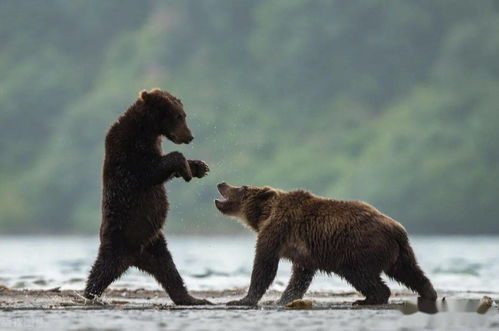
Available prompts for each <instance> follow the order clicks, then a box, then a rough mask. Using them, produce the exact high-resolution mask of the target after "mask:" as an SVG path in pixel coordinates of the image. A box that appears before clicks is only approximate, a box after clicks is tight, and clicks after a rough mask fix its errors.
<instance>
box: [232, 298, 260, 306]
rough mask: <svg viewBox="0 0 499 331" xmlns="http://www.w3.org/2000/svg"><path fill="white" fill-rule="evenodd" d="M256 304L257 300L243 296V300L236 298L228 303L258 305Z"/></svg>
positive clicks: (233, 304)
mask: <svg viewBox="0 0 499 331" xmlns="http://www.w3.org/2000/svg"><path fill="white" fill-rule="evenodd" d="M256 304H257V303H256V302H254V301H252V300H249V299H248V298H242V299H241V300H234V301H229V302H227V303H226V305H227V306H256Z"/></svg>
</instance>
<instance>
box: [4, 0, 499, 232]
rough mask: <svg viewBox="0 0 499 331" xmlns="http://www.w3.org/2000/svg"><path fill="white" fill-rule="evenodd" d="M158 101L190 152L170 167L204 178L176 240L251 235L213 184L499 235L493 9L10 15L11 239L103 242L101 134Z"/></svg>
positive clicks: (16, 7) (215, 5)
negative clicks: (181, 164) (156, 92)
mask: <svg viewBox="0 0 499 331" xmlns="http://www.w3.org/2000/svg"><path fill="white" fill-rule="evenodd" d="M153 87H160V88H162V89H165V90H168V91H170V92H172V93H173V94H175V95H176V96H178V97H179V98H181V99H182V101H183V103H184V105H185V109H186V112H187V114H188V124H189V126H190V128H191V129H192V131H193V133H194V135H195V137H196V139H195V140H194V141H193V143H192V144H191V145H188V146H185V145H182V146H179V145H174V144H172V143H170V142H165V144H164V149H165V151H166V152H169V151H173V150H179V151H181V152H182V153H184V154H185V155H186V156H187V157H188V158H191V159H202V160H205V161H206V162H207V163H208V164H209V165H210V167H211V173H210V174H209V176H208V177H206V178H203V179H201V180H193V181H192V182H190V183H184V182H183V181H182V180H178V179H177V180H174V181H173V182H170V183H169V185H168V186H167V188H168V192H169V200H170V206H171V207H170V214H169V217H168V223H167V231H168V232H176V233H194V234H204V233H232V232H238V231H239V232H244V231H247V230H246V229H244V228H242V227H241V226H240V225H239V224H237V223H236V222H234V221H233V220H230V219H228V218H226V217H224V216H222V215H220V214H219V213H218V212H217V211H216V210H215V208H214V206H213V199H214V198H215V197H217V195H218V194H217V191H216V183H218V182H220V181H227V182H229V183H232V184H238V185H242V184H252V185H271V186H275V187H278V188H281V189H286V190H290V189H295V188H305V189H308V190H311V191H312V192H314V193H316V194H319V195H323V196H327V197H331V198H337V199H358V200H364V201H367V202H369V203H371V204H373V205H375V206H376V207H377V208H378V209H380V210H381V211H382V212H384V213H386V214H388V215H390V216H392V217H394V218H395V219H397V220H398V221H400V222H401V223H402V224H403V225H404V226H406V228H407V229H408V230H409V231H410V232H412V233H498V232H499V216H498V215H499V201H498V200H499V148H498V144H499V129H498V125H499V2H497V1H493V0H480V1H469V0H440V1H434V0H420V1H395V0H393V1H388V0H372V1H358V0H357V1H343V0H336V1H331V0H327V1H326V0H324V1H319V0H317V1H301V0H296V1H295V0H266V1H257V0H246V1H215V0H205V1H196V0H182V1H180V0H179V1H150V0H149V1H132V0H120V1H83V0H73V1H64V0H50V1H37V0H24V1H0V152H1V158H0V233H3V234H5V233H43V234H51V233H96V232H97V231H98V228H99V224H100V198H101V166H102V161H103V156H104V155H103V142H104V136H105V134H106V131H107V129H108V128H109V126H110V125H111V124H112V122H113V121H115V120H116V119H117V118H118V116H119V115H120V114H121V113H122V112H123V111H124V110H125V109H126V108H127V107H128V106H129V105H130V104H132V103H133V102H134V100H135V99H136V98H137V97H138V92H139V91H140V90H142V89H150V88H153Z"/></svg>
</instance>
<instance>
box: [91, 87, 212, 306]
mask: <svg viewBox="0 0 499 331" xmlns="http://www.w3.org/2000/svg"><path fill="white" fill-rule="evenodd" d="M185 117H186V115H185V112H184V110H183V106H182V102H181V101H180V100H179V99H177V98H175V97H174V96H173V95H171V94H170V93H168V92H166V91H161V90H158V89H154V90H152V91H150V92H147V91H143V92H141V94H140V97H139V99H138V100H137V101H136V102H135V103H134V104H133V105H132V106H130V108H129V109H128V110H127V111H126V112H125V113H124V114H123V115H122V116H121V117H120V118H119V119H118V121H116V122H115V123H114V124H113V125H112V126H111V128H110V129H109V132H108V134H107V136H106V146H105V160H104V169H103V194H102V225H101V228H100V247H99V253H98V257H97V260H96V261H95V263H94V265H93V267H92V270H91V272H90V275H89V277H88V281H87V286H86V289H85V297H87V298H94V297H96V296H100V295H101V294H102V292H103V291H104V290H105V289H106V288H107V287H108V286H109V284H111V283H112V282H113V281H114V280H116V279H117V278H119V277H120V276H121V275H122V274H123V273H124V272H125V271H126V270H127V269H128V268H129V267H130V266H135V267H137V268H139V269H140V270H143V271H145V272H147V273H150V274H151V275H153V276H154V277H155V278H156V280H157V281H158V282H159V283H160V284H161V285H162V287H163V288H164V289H165V291H166V292H167V293H168V294H169V296H170V298H171V299H172V300H173V302H175V303H176V304H178V305H195V304H206V303H208V301H206V300H199V299H196V298H194V297H192V296H190V295H189V294H188V293H187V290H186V288H185V286H184V283H183V280H182V278H181V276H180V275H179V273H178V271H177V268H176V267H175V263H174V262H173V259H172V257H171V255H170V252H169V251H168V248H167V245H166V241H165V237H164V233H163V230H162V228H163V225H164V223H165V220H166V215H167V211H168V201H167V197H166V191H165V188H164V186H163V184H164V183H165V182H166V181H168V180H170V179H171V178H173V177H182V178H183V179H184V180H185V181H187V182H188V181H190V180H191V179H192V177H198V178H201V177H204V176H205V175H206V174H207V172H208V171H209V169H208V166H207V165H206V164H205V163H204V162H203V161H198V160H186V158H185V157H184V156H183V155H182V154H181V153H179V152H171V153H169V154H166V155H164V154H163V151H162V148H161V138H162V136H165V137H167V138H168V139H169V140H171V141H173V142H174V143H176V144H182V143H185V144H188V143H189V142H190V141H192V139H193V137H192V134H191V131H190V130H189V128H188V127H187V124H186V121H185Z"/></svg>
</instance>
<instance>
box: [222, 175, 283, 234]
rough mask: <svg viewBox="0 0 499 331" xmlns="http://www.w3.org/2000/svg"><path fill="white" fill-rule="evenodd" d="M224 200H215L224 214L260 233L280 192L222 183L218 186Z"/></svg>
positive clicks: (269, 188) (268, 188) (265, 188)
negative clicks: (262, 224)
mask: <svg viewBox="0 0 499 331" xmlns="http://www.w3.org/2000/svg"><path fill="white" fill-rule="evenodd" d="M217 188H218V191H219V192H220V194H221V195H222V197H223V198H222V199H216V200H215V206H216V207H217V209H218V210H219V211H220V212H222V214H224V215H227V216H231V217H235V218H237V219H238V220H240V221H241V222H242V223H243V224H244V225H246V226H248V227H249V228H250V229H252V230H254V231H256V232H258V230H259V226H260V224H261V222H263V221H264V220H266V219H267V218H268V217H269V216H270V214H271V211H272V201H273V198H274V197H275V196H276V195H277V194H278V191H277V190H275V189H273V188H271V187H268V186H265V187H256V186H246V185H244V186H232V185H229V184H227V183H220V184H218V186H217Z"/></svg>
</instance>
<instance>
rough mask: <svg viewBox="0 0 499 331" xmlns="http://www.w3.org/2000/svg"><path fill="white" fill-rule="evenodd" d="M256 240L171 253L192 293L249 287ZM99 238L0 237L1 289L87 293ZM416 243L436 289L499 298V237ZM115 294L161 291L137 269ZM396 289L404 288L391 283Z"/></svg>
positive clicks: (334, 280)
mask: <svg viewBox="0 0 499 331" xmlns="http://www.w3.org/2000/svg"><path fill="white" fill-rule="evenodd" d="M254 244H255V239H254V237H238V236H227V237H213V236H211V237H208V236H207V237H192V236H187V237H185V236H170V238H169V247H170V249H171V251H172V254H173V257H174V260H175V262H176V264H177V266H178V268H179V269H180V273H181V274H182V276H183V277H184V280H185V282H186V284H187V286H188V288H189V289H190V290H221V289H231V288H235V287H245V286H248V284H249V278H250V274H251V267H252V261H253V248H254ZM97 245H98V242H97V237H72V236H71V237H70V236H61V237H56V236H53V237H19V236H15V237H14V236H2V237H0V285H5V286H7V287H11V288H29V289H47V288H53V287H59V286H60V287H61V288H62V289H82V288H83V287H84V282H85V277H86V275H87V273H88V271H89V269H90V266H91V264H92V262H93V260H94V258H95V255H96V251H97ZM412 245H413V247H414V249H415V251H416V255H417V257H418V259H419V262H420V264H421V266H422V267H423V269H424V270H425V271H426V272H427V274H428V275H429V277H430V279H431V280H432V281H433V283H434V285H435V287H436V288H437V290H448V291H460V292H462V291H485V292H499V282H497V277H498V275H499V237H497V236H489V237H471V236H470V237H466V236H460V237H454V236H452V237H451V236H427V237H425V236H414V237H412ZM290 267H291V266H290V264H289V263H288V262H284V261H283V262H281V264H280V267H279V272H278V276H277V278H276V281H274V284H273V285H272V288H273V289H277V290H282V289H283V288H284V287H285V284H286V283H287V281H288V278H289V274H290ZM112 286H113V287H115V288H120V287H127V288H132V289H133V288H146V289H159V288H160V287H159V286H158V285H157V284H156V283H155V281H154V279H153V278H152V277H150V276H148V275H146V274H144V273H142V272H140V271H137V270H135V269H130V270H129V271H128V272H127V273H126V274H125V275H124V276H123V277H122V278H121V279H120V280H119V281H117V282H115V283H114V284H113V285H112ZM389 286H390V287H391V288H392V289H394V290H397V289H402V287H401V286H400V285H398V284H396V283H392V282H389ZM310 289H311V290H315V291H351V290H353V289H352V287H350V285H348V284H347V283H346V282H344V281H342V280H341V279H340V278H339V277H336V276H331V277H328V276H325V275H319V276H317V277H316V278H315V279H314V282H313V283H312V286H311V288H310Z"/></svg>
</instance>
